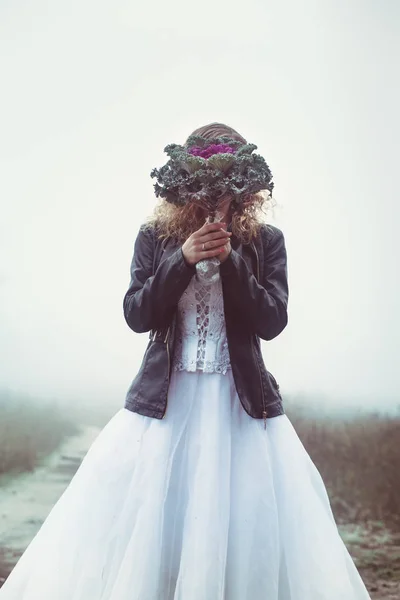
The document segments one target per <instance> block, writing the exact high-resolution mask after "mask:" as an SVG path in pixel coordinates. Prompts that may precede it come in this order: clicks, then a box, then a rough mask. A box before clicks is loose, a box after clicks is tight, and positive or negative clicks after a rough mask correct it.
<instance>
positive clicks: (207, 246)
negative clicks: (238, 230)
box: [182, 223, 232, 265]
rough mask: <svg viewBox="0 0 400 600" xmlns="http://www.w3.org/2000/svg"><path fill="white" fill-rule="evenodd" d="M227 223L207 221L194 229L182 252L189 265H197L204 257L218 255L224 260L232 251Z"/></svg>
mask: <svg viewBox="0 0 400 600" xmlns="http://www.w3.org/2000/svg"><path fill="white" fill-rule="evenodd" d="M225 227H226V223H205V224H204V225H203V226H202V227H200V229H198V230H197V231H194V232H193V233H192V234H191V235H190V236H189V237H188V239H187V240H186V242H185V243H184V244H183V246H182V253H183V256H184V258H185V260H186V262H187V263H188V264H189V265H195V264H196V263H197V262H199V260H202V259H203V258H212V257H214V256H218V258H219V260H220V261H221V262H223V261H224V260H226V259H227V258H228V256H229V254H230V251H231V244H230V237H231V235H232V233H231V232H230V231H226V229H225Z"/></svg>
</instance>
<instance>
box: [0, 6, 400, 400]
mask: <svg viewBox="0 0 400 600" xmlns="http://www.w3.org/2000/svg"><path fill="white" fill-rule="evenodd" d="M399 17H400V5H399V4H398V3H397V2H395V1H394V0H386V1H384V2H380V3H376V2H371V0H363V1H361V0H353V1H350V2H349V1H348V0H339V1H337V0H303V1H302V2H301V3H300V2H298V1H296V0H283V1H282V0H279V1H278V0H275V1H271V0H263V1H259V0H249V1H248V2H246V3H245V4H243V3H236V5H235V3H233V2H226V1H221V2H219V3H216V2H214V1H213V2H211V1H210V0H204V1H203V2H201V3H198V4H193V3H187V2H183V1H181V0H175V1H169V2H168V3H166V2H161V1H159V2H148V3H143V4H138V3H135V2H127V1H125V0H124V1H123V0H114V1H113V2H111V0H108V1H104V0H103V1H99V0H98V1H96V2H95V1H94V0H79V2H78V1H77V0H72V1H71V2H61V1H60V0H53V1H52V2H51V3H49V2H44V1H43V0H37V1H36V2H34V3H33V2H30V3H29V2H27V1H22V0H20V1H19V0H16V1H14V2H10V1H8V0H2V1H1V2H0V69H1V71H0V76H1V80H0V81H1V95H0V129H1V135H0V168H1V177H0V202H1V223H0V327H1V348H0V386H7V387H10V388H11V389H14V390H20V391H24V392H25V391H28V392H30V393H31V394H33V395H39V396H43V397H52V396H56V397H60V398H68V397H71V399H72V400H74V401H76V400H79V399H81V398H83V399H90V400H94V401H97V400H98V401H102V402H104V401H106V402H107V401H109V402H112V403H113V404H115V405H117V406H118V405H122V404H123V401H124V397H125V392H126V390H127V388H128V386H129V384H130V381H131V379H132V378H133V376H134V375H135V372H136V370H137V368H138V366H139V363H140V360H141V356H142V352H143V350H144V347H145V345H146V343H147V335H146V334H144V335H143V336H138V335H136V334H134V333H133V332H131V331H130V329H129V328H128V327H127V325H126V324H125V321H124V319H123V313H122V299H123V296H124V294H125V292H126V289H127V287H128V285H129V279H130V277H129V266H130V261H131V257H132V251H133V243H134V239H135V236H136V234H137V230H138V227H139V224H140V222H141V221H142V219H143V218H144V216H145V215H146V214H147V213H148V212H149V211H151V209H152V205H153V188H152V185H153V183H154V182H153V180H151V179H150V176H149V173H150V171H151V169H152V168H153V167H154V166H160V165H161V164H163V163H164V162H165V159H166V157H165V155H164V154H163V148H164V147H165V145H167V144H168V143H171V142H178V143H179V142H183V141H184V139H185V137H186V136H187V135H188V134H189V133H190V132H191V131H192V130H193V129H195V128H196V127H198V126H200V125H203V124H206V123H208V122H211V121H222V122H226V123H228V124H230V125H232V126H233V127H234V128H236V129H238V130H239V131H240V132H241V133H242V134H243V135H244V136H245V137H246V138H247V139H248V140H249V141H251V142H254V143H256V144H257V145H258V148H259V150H258V151H259V152H260V153H261V154H263V155H264V156H265V158H266V159H267V162H268V164H269V165H270V167H271V169H272V172H273V174H274V181H275V190H274V191H275V198H276V200H277V201H278V203H279V205H280V207H279V210H276V214H275V219H274V220H273V221H272V222H273V223H275V224H276V225H277V226H278V227H280V228H281V229H282V230H283V231H284V234H285V237H286V245H287V250H288V264H289V285H290V301H289V325H288V326H287V328H286V329H285V331H284V332H283V333H282V334H281V335H280V336H279V338H277V339H276V340H274V341H272V342H269V343H266V344H264V356H265V360H266V364H267V367H268V368H269V369H270V370H271V371H272V372H273V373H274V375H275V376H276V378H277V379H278V381H279V382H280V384H281V388H282V391H283V392H285V391H287V392H304V393H308V394H313V395H315V394H321V397H323V402H328V403H331V404H332V405H343V404H346V403H354V404H356V405H358V406H368V407H372V406H373V407H377V408H379V407H387V406H394V405H396V404H399V402H400V399H399V389H400V373H399V368H398V358H397V356H398V348H399V342H400V318H399V316H398V312H397V310H398V307H399V301H400V290H399V283H398V266H397V257H398V255H399V250H400V241H399V237H400V236H399V233H398V227H399V216H400V210H399V203H398V191H397V173H398V170H399V169H398V164H397V161H398V160H399V156H400V148H399V136H400V117H399V111H398V107H399V106H400V77H399V68H398V65H399V54H400V35H399V33H400V31H399V29H400V21H399Z"/></svg>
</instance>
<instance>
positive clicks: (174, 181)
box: [150, 135, 274, 211]
mask: <svg viewBox="0 0 400 600" xmlns="http://www.w3.org/2000/svg"><path fill="white" fill-rule="evenodd" d="M256 149H257V146H255V145H254V144H247V143H243V142H240V141H238V140H236V139H233V138H231V137H229V136H226V135H222V136H218V137H215V138H212V139H207V138H204V137H202V136H200V135H192V136H190V137H189V138H188V139H187V141H186V144H185V146H180V145H178V144H170V145H168V146H166V147H165V148H164V152H166V154H167V155H168V156H169V160H168V162H167V163H166V164H165V165H164V166H163V167H161V168H160V169H153V170H152V171H151V173H150V176H151V177H152V178H154V177H155V178H156V179H157V182H156V183H155V184H154V190H155V193H156V196H157V197H160V196H161V197H162V198H164V199H165V200H166V201H167V202H171V203H172V204H175V205H177V206H184V205H185V204H187V203H188V202H195V203H197V204H200V205H202V206H203V207H205V208H207V209H208V210H209V211H214V210H215V209H216V206H217V203H218V200H219V199H220V198H222V197H224V196H225V195H227V194H228V195H231V196H232V204H233V206H238V205H239V204H240V203H241V202H243V201H244V200H245V199H246V198H248V197H249V196H250V195H251V194H253V193H255V192H259V191H261V190H268V191H269V192H270V195H271V194H272V190H273V187H274V184H273V182H272V174H271V171H270V169H269V167H268V165H267V163H266V162H265V160H264V158H263V157H262V156H260V155H259V154H253V152H254V150H256Z"/></svg>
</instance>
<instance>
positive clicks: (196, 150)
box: [188, 144, 235, 159]
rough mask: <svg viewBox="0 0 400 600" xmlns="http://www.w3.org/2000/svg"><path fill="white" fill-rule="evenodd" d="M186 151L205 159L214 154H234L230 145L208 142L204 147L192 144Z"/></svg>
mask: <svg viewBox="0 0 400 600" xmlns="http://www.w3.org/2000/svg"><path fill="white" fill-rule="evenodd" d="M188 152H189V154H193V156H200V157H201V158H206V159H207V158H210V156H213V155H214V154H234V153H235V150H234V148H232V147H231V146H228V144H210V146H207V147H206V148H200V147H199V146H194V147H193V148H190V150H189V151H188Z"/></svg>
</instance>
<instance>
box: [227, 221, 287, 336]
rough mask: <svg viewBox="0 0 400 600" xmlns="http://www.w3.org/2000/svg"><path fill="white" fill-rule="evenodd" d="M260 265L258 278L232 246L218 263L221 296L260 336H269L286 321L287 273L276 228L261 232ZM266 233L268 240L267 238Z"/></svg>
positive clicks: (285, 260) (285, 323) (281, 234)
mask: <svg viewBox="0 0 400 600" xmlns="http://www.w3.org/2000/svg"><path fill="white" fill-rule="evenodd" d="M261 237H262V243H263V248H264V268H263V272H262V273H260V281H259V282H258V281H257V279H256V277H255V276H254V275H253V274H252V273H251V272H250V271H249V269H248V267H247V264H246V262H245V261H244V259H243V258H242V257H241V255H240V254H239V253H238V252H236V251H235V250H233V249H232V250H231V253H230V254H229V256H228V258H227V259H226V260H225V261H224V262H223V263H222V264H221V267H220V272H221V277H222V282H223V289H224V300H225V302H227V303H229V305H230V306H231V307H232V308H233V310H234V312H235V313H236V314H237V318H238V319H240V320H241V321H242V323H244V324H245V325H246V326H247V327H249V328H250V330H251V331H252V332H253V333H255V334H256V335H258V336H259V337H260V338H262V339H264V340H272V339H273V338H275V337H276V336H277V335H279V334H280V333H281V331H282V330H283V329H284V328H285V327H286V325H287V323H288V313H287V305H288V297H289V289H288V273H287V255H286V247H285V239H284V236H283V233H282V231H281V230H280V229H278V228H276V229H275V231H274V233H273V236H272V237H271V236H267V234H266V230H265V229H263V230H262V232H261ZM268 237H269V240H268V239H267V238H268Z"/></svg>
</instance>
